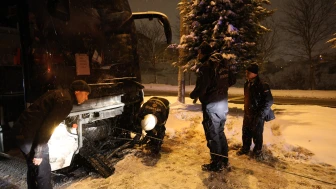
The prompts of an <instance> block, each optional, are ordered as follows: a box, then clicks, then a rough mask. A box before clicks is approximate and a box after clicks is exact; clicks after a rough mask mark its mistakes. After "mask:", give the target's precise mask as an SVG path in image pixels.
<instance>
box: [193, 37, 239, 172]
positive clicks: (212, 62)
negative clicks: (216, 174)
mask: <svg viewBox="0 0 336 189" xmlns="http://www.w3.org/2000/svg"><path fill="white" fill-rule="evenodd" d="M211 53H212V48H211V46H210V45H209V44H208V43H206V42H203V43H202V44H201V45H200V46H199V49H198V59H199V61H200V62H201V63H202V65H201V67H200V68H199V70H198V74H197V80H196V86H195V89H194V90H193V91H192V92H191V93H190V98H192V99H196V98H199V100H200V101H201V103H202V111H203V122H202V124H203V127H204V131H205V136H206V140H207V146H208V148H209V149H210V154H211V162H210V164H205V165H203V166H202V169H203V170H205V171H221V170H223V168H225V167H228V165H229V162H228V144H227V140H226V136H225V134H224V125H225V121H226V115H227V113H228V88H229V87H230V86H231V85H233V84H234V83H230V82H229V65H228V61H226V60H225V59H223V57H222V55H221V54H218V53H215V54H212V55H211Z"/></svg>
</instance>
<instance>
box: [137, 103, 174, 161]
mask: <svg viewBox="0 0 336 189" xmlns="http://www.w3.org/2000/svg"><path fill="white" fill-rule="evenodd" d="M168 116H169V101H168V100H167V99H165V98H160V97H152V98H150V99H149V100H148V101H147V102H145V103H144V104H143V105H142V106H141V108H140V110H139V114H138V125H139V126H140V125H141V128H142V130H144V131H145V132H146V133H147V134H146V136H145V137H144V138H143V139H142V141H141V143H142V144H147V145H148V146H149V147H150V148H151V151H152V152H153V153H156V154H157V153H159V152H160V150H161V145H162V143H163V138H164V136H165V131H166V127H165V125H166V122H167V119H168ZM138 128H140V127H138ZM138 128H137V132H138V133H139V132H141V130H140V129H138ZM140 137H141V135H140V134H138V135H137V136H136V137H135V140H139V139H140Z"/></svg>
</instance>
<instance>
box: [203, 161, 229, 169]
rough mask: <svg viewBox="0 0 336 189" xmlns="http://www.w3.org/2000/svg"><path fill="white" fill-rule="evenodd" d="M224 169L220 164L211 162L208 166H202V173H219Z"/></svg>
mask: <svg viewBox="0 0 336 189" xmlns="http://www.w3.org/2000/svg"><path fill="white" fill-rule="evenodd" d="M223 169H224V166H223V164H222V163H221V162H215V161H213V162H211V163H209V164H204V165H202V170H203V171H214V172H220V171H222V170H223Z"/></svg>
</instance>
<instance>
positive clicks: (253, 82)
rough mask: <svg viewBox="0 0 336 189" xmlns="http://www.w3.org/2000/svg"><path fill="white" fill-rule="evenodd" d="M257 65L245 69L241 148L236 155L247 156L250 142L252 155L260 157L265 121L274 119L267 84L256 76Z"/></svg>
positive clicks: (270, 94) (270, 95) (271, 98)
mask: <svg viewBox="0 0 336 189" xmlns="http://www.w3.org/2000/svg"><path fill="white" fill-rule="evenodd" d="M258 69H259V67H258V65H257V64H251V65H249V66H248V67H247V69H246V82H245V84H244V120H243V131H242V133H243V134H242V138H243V147H242V148H241V149H240V150H239V151H238V152H237V155H243V154H248V153H249V151H250V146H251V144H252V140H253V143H254V145H255V146H254V148H253V155H254V156H255V157H256V158H260V157H261V156H262V153H261V152H262V145H263V131H264V123H265V120H266V121H269V120H272V119H274V118H275V117H274V114H273V111H272V110H271V106H272V104H273V96H272V93H271V90H270V87H269V85H268V84H267V83H265V82H263V81H262V80H260V78H259V76H258Z"/></svg>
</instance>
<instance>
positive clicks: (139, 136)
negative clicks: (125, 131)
mask: <svg viewBox="0 0 336 189" xmlns="http://www.w3.org/2000/svg"><path fill="white" fill-rule="evenodd" d="M140 138H141V134H137V135H135V137H134V138H133V141H132V144H133V145H134V144H140V142H141V141H140Z"/></svg>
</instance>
